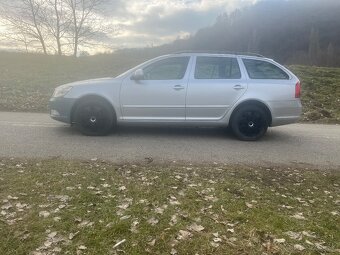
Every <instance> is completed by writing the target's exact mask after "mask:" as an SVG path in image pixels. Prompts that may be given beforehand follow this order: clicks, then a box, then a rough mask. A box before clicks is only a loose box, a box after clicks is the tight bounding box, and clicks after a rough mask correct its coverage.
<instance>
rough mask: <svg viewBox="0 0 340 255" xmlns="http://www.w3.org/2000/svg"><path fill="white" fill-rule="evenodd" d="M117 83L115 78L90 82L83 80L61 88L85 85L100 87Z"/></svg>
mask: <svg viewBox="0 0 340 255" xmlns="http://www.w3.org/2000/svg"><path fill="white" fill-rule="evenodd" d="M116 81H119V79H117V78H112V77H108V78H99V79H91V80H84V81H76V82H71V83H67V84H64V85H62V86H72V87H78V86H86V85H100V84H107V83H113V82H116Z"/></svg>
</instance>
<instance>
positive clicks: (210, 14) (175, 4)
mask: <svg viewBox="0 0 340 255" xmlns="http://www.w3.org/2000/svg"><path fill="white" fill-rule="evenodd" d="M0 1H2V0H0ZM106 1H107V3H106V4H105V5H104V6H103V12H104V13H101V15H104V16H105V20H107V21H109V22H112V24H115V26H117V27H119V28H120V29H119V33H118V34H117V35H115V36H114V37H113V36H108V37H106V36H105V37H103V38H100V40H102V39H103V40H106V43H107V44H109V45H111V46H112V49H115V48H126V47H145V46H151V45H154V46H156V45H160V44H164V43H168V42H171V41H173V40H175V39H176V38H183V37H186V36H188V35H190V34H193V33H195V32H196V31H197V30H198V29H200V28H203V27H207V26H210V25H212V24H213V23H214V22H215V21H216V18H217V17H218V16H219V15H220V14H223V13H225V12H227V13H230V12H232V11H234V10H235V9H236V8H242V7H244V6H247V5H251V4H254V3H255V2H258V1H265V0H106ZM266 1H272V0H266ZM0 19H1V16H0ZM1 31H4V28H3V27H1V25H0V33H1ZM98 39H99V38H98ZM13 47H15V45H13V44H9V43H8V42H6V41H5V40H0V49H1V48H3V49H6V48H7V49H9V48H13ZM102 49H103V48H102ZM98 51H101V50H100V47H99V48H97V49H96V50H95V52H98ZM95 52H92V50H91V53H95Z"/></svg>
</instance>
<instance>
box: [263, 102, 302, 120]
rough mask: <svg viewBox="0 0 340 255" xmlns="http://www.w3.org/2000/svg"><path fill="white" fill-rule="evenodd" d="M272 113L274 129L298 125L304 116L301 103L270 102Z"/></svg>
mask: <svg viewBox="0 0 340 255" xmlns="http://www.w3.org/2000/svg"><path fill="white" fill-rule="evenodd" d="M268 105H269V107H270V109H271V113H272V125H271V126H272V127H275V126H281V125H287V124H292V123H296V122H298V121H299V120H300V117H301V114H302V105H301V101H300V100H298V99H296V100H290V101H272V102H268Z"/></svg>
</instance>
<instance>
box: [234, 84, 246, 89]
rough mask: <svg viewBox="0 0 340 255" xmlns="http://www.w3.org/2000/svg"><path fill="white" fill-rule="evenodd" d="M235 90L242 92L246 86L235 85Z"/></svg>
mask: <svg viewBox="0 0 340 255" xmlns="http://www.w3.org/2000/svg"><path fill="white" fill-rule="evenodd" d="M234 89H235V90H241V89H244V86H242V85H235V86H234Z"/></svg>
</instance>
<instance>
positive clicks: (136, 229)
mask: <svg viewBox="0 0 340 255" xmlns="http://www.w3.org/2000/svg"><path fill="white" fill-rule="evenodd" d="M338 170H339V169H338ZM338 170H337V171H335V170H314V169H307V168H292V167H291V168H288V167H283V166H281V167H268V168H262V167H253V168H251V167H246V166H227V165H213V166H208V165H205V166H195V165H188V166H183V165H177V164H168V165H152V164H150V165H113V164H110V163H106V162H100V161H90V162H78V161H63V160H57V159H51V160H45V161H23V160H14V159H11V160H9V159H3V160H0V203H1V204H0V206H1V210H0V211H1V213H0V229H1V231H0V240H1V241H0V251H1V254H4V255H6V254H52V253H53V251H55V253H57V254H58V253H59V254H171V251H172V254H196V253H197V254H216V255H218V254H321V253H323V254H332V253H334V254H335V253H337V252H339V248H340V245H339V244H340V235H339V233H340V226H339V203H340V197H339V196H340V188H339V185H340V174H339V171H338ZM44 215H45V217H44ZM294 215H295V216H296V215H300V216H303V218H301V217H300V218H301V219H299V217H295V218H294V217H292V216H294ZM289 231H291V232H289ZM73 234H75V236H74V237H73ZM280 239H284V240H280ZM122 240H125V242H124V243H122V244H121V245H119V246H118V247H116V248H114V246H115V244H117V243H118V242H120V241H122ZM296 245H302V246H303V247H304V251H302V252H300V251H298V250H297V247H296ZM82 246H83V247H82ZM294 246H295V247H294ZM80 248H83V249H84V250H82V251H81V250H80ZM85 248H86V249H85ZM33 252H36V253H33Z"/></svg>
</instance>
